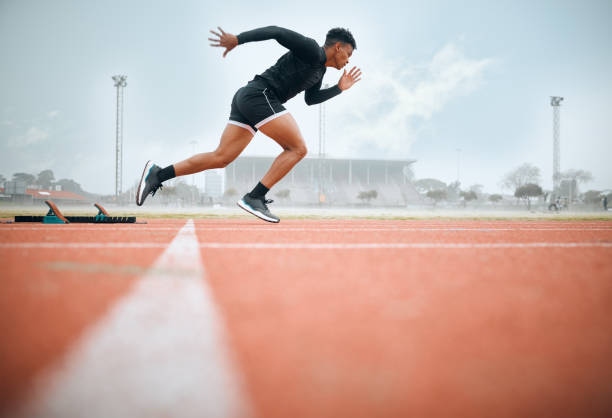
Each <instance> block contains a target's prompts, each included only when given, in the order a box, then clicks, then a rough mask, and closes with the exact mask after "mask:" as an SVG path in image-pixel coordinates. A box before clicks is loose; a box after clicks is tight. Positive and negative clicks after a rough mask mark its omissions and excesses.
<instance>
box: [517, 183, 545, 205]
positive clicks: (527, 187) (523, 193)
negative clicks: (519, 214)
mask: <svg viewBox="0 0 612 418" xmlns="http://www.w3.org/2000/svg"><path fill="white" fill-rule="evenodd" d="M543 193H544V192H543V191H542V188H541V187H540V186H538V185H537V184H533V183H527V184H524V185H522V186H520V187H518V188H517V189H516V190H515V192H514V196H515V197H517V198H519V199H523V200H525V201H526V202H527V209H531V198H532V197H538V196H542V194H543Z"/></svg>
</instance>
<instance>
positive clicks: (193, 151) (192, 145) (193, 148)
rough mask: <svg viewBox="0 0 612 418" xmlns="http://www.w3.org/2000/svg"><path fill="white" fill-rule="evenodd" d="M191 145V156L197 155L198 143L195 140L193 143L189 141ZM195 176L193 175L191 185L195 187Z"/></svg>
mask: <svg viewBox="0 0 612 418" xmlns="http://www.w3.org/2000/svg"><path fill="white" fill-rule="evenodd" d="M189 144H190V145H191V155H195V153H196V145H198V141H196V140H195V139H194V140H192V141H189ZM195 176H196V175H195V174H192V175H191V185H192V186H195Z"/></svg>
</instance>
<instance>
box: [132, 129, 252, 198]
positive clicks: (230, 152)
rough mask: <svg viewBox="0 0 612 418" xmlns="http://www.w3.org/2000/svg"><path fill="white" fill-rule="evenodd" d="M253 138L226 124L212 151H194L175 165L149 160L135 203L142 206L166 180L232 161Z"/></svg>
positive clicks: (220, 166)
mask: <svg viewBox="0 0 612 418" xmlns="http://www.w3.org/2000/svg"><path fill="white" fill-rule="evenodd" d="M251 139H253V133H252V132H250V131H249V130H247V129H245V128H242V127H240V126H236V125H232V124H230V123H228V124H227V126H226V127H225V130H224V131H223V134H222V135H221V141H220V142H219V146H218V147H217V149H216V150H214V151H213V152H205V153H202V154H196V155H193V156H191V157H189V158H188V159H186V160H183V161H181V162H179V163H176V164H174V165H169V166H168V167H165V168H163V169H162V168H160V167H158V166H157V165H155V164H153V162H152V161H148V162H147V164H146V165H145V169H144V171H143V173H142V177H141V179H140V182H139V184H138V190H137V191H136V204H137V205H138V206H142V204H143V203H144V201H145V199H146V198H147V196H148V195H149V194H151V195H154V194H155V192H156V191H157V189H159V188H160V187H161V185H162V183H163V182H164V181H166V180H169V179H171V178H174V177H177V176H184V175H186V174H193V173H199V172H200V171H204V170H208V169H211V168H222V167H225V166H227V165H228V164H229V163H231V162H232V161H234V160H235V159H236V157H238V155H240V153H241V152H242V151H243V150H244V148H245V147H246V146H247V145H248V144H249V142H251Z"/></svg>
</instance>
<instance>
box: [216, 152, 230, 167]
mask: <svg viewBox="0 0 612 418" xmlns="http://www.w3.org/2000/svg"><path fill="white" fill-rule="evenodd" d="M214 155H215V166H216V167H217V168H225V167H227V166H228V165H229V164H230V163H231V162H232V161H234V158H233V157H232V156H231V155H228V154H225V153H223V152H218V151H215V153H214Z"/></svg>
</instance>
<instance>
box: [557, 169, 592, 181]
mask: <svg viewBox="0 0 612 418" xmlns="http://www.w3.org/2000/svg"><path fill="white" fill-rule="evenodd" d="M561 178H563V179H568V180H576V182H577V183H579V184H586V183H589V182H591V181H593V175H592V174H591V172H590V171H586V170H574V169H569V170H565V171H563V172H561Z"/></svg>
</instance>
